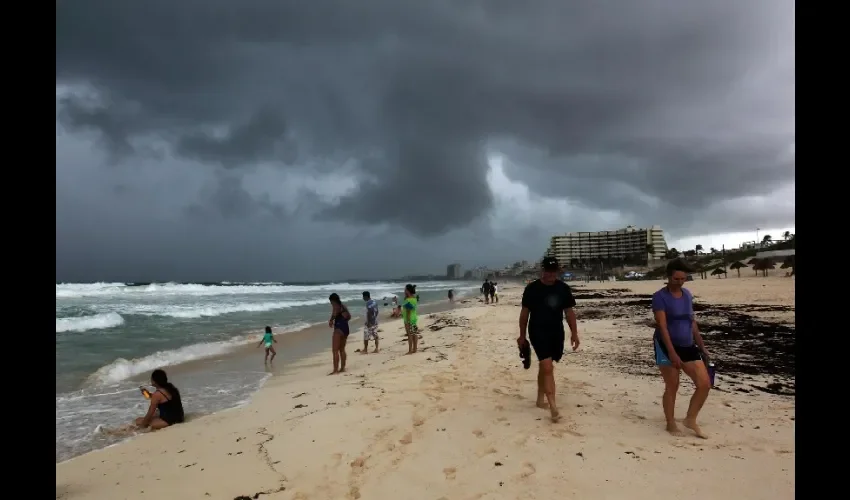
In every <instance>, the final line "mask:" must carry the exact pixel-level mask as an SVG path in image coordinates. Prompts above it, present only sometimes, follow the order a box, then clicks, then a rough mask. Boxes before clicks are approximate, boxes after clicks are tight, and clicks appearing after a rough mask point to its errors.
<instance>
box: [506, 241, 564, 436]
mask: <svg viewBox="0 0 850 500" xmlns="http://www.w3.org/2000/svg"><path fill="white" fill-rule="evenodd" d="M541 267H542V272H541V276H540V279H537V280H534V281H532V282H531V283H529V284H528V285H526V287H525V291H523V293H522V309H521V310H520V313H519V338H518V339H517V344H518V345H519V348H520V349H523V347H524V346H526V345H527V343H528V342H529V341H531V347H532V348H533V349H534V354H536V355H537V359H538V361H539V368H538V372H537V406H538V407H539V408H546V407H547V404H546V400H548V408H549V411H550V413H551V415H552V422H557V421H558V420H560V418H561V415H560V412H559V411H558V405H557V402H556V401H555V371H554V370H555V367H554V364H553V363H557V362H558V361H560V360H561V357H562V356H563V355H564V342H565V334H564V318H566V320H567V325H569V327H570V344H571V345H572V348H573V351H575V350H576V349H578V346H579V338H578V325H577V324H576V313H575V311H574V309H573V308H574V307H575V305H576V299H575V298H574V297H573V293H572V290H570V287H569V285H567V284H566V283H564V282H563V281H561V280H559V279H558V271H559V270H560V266H559V265H558V260H557V259H555V258H554V257H545V258H544V259H543V261H542V262H541ZM526 333H527V335H526ZM544 397H545V399H544Z"/></svg>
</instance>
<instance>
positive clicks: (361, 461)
mask: <svg viewBox="0 0 850 500" xmlns="http://www.w3.org/2000/svg"><path fill="white" fill-rule="evenodd" d="M365 466H366V458H365V457H357V458H355V459H354V461H353V462H351V467H352V468H353V469H362V468H363V467H365Z"/></svg>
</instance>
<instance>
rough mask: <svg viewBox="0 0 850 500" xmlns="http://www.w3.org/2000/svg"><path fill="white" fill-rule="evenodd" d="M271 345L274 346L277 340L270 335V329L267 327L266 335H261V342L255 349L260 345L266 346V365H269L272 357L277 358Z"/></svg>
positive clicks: (272, 359)
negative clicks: (270, 354)
mask: <svg viewBox="0 0 850 500" xmlns="http://www.w3.org/2000/svg"><path fill="white" fill-rule="evenodd" d="M273 343H275V344H276V343H277V340H276V339H275V338H274V336H273V335H272V327H270V326H267V327H266V333H264V334H263V340H261V341H260V343H259V344H257V347H260V346H261V345H265V346H266V359H265V362H266V363H271V362H272V361H274V357H275V356H277V352H275V350H274V347H273V346H272V344H273ZM270 352H271V353H272V357H271V359H269V353H270Z"/></svg>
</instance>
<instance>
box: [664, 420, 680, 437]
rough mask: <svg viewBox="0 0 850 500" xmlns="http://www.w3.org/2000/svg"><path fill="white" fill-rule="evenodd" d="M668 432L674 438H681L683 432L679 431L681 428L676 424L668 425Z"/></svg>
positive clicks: (670, 423)
mask: <svg viewBox="0 0 850 500" xmlns="http://www.w3.org/2000/svg"><path fill="white" fill-rule="evenodd" d="M667 432H669V433H670V434H672V435H674V436H681V435H682V431H681V430H679V426H678V425H676V422H669V423H667Z"/></svg>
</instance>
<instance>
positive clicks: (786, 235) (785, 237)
mask: <svg viewBox="0 0 850 500" xmlns="http://www.w3.org/2000/svg"><path fill="white" fill-rule="evenodd" d="M790 237H791V231H785V232H784V233H782V239H783V240H785V241H788V238H790Z"/></svg>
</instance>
